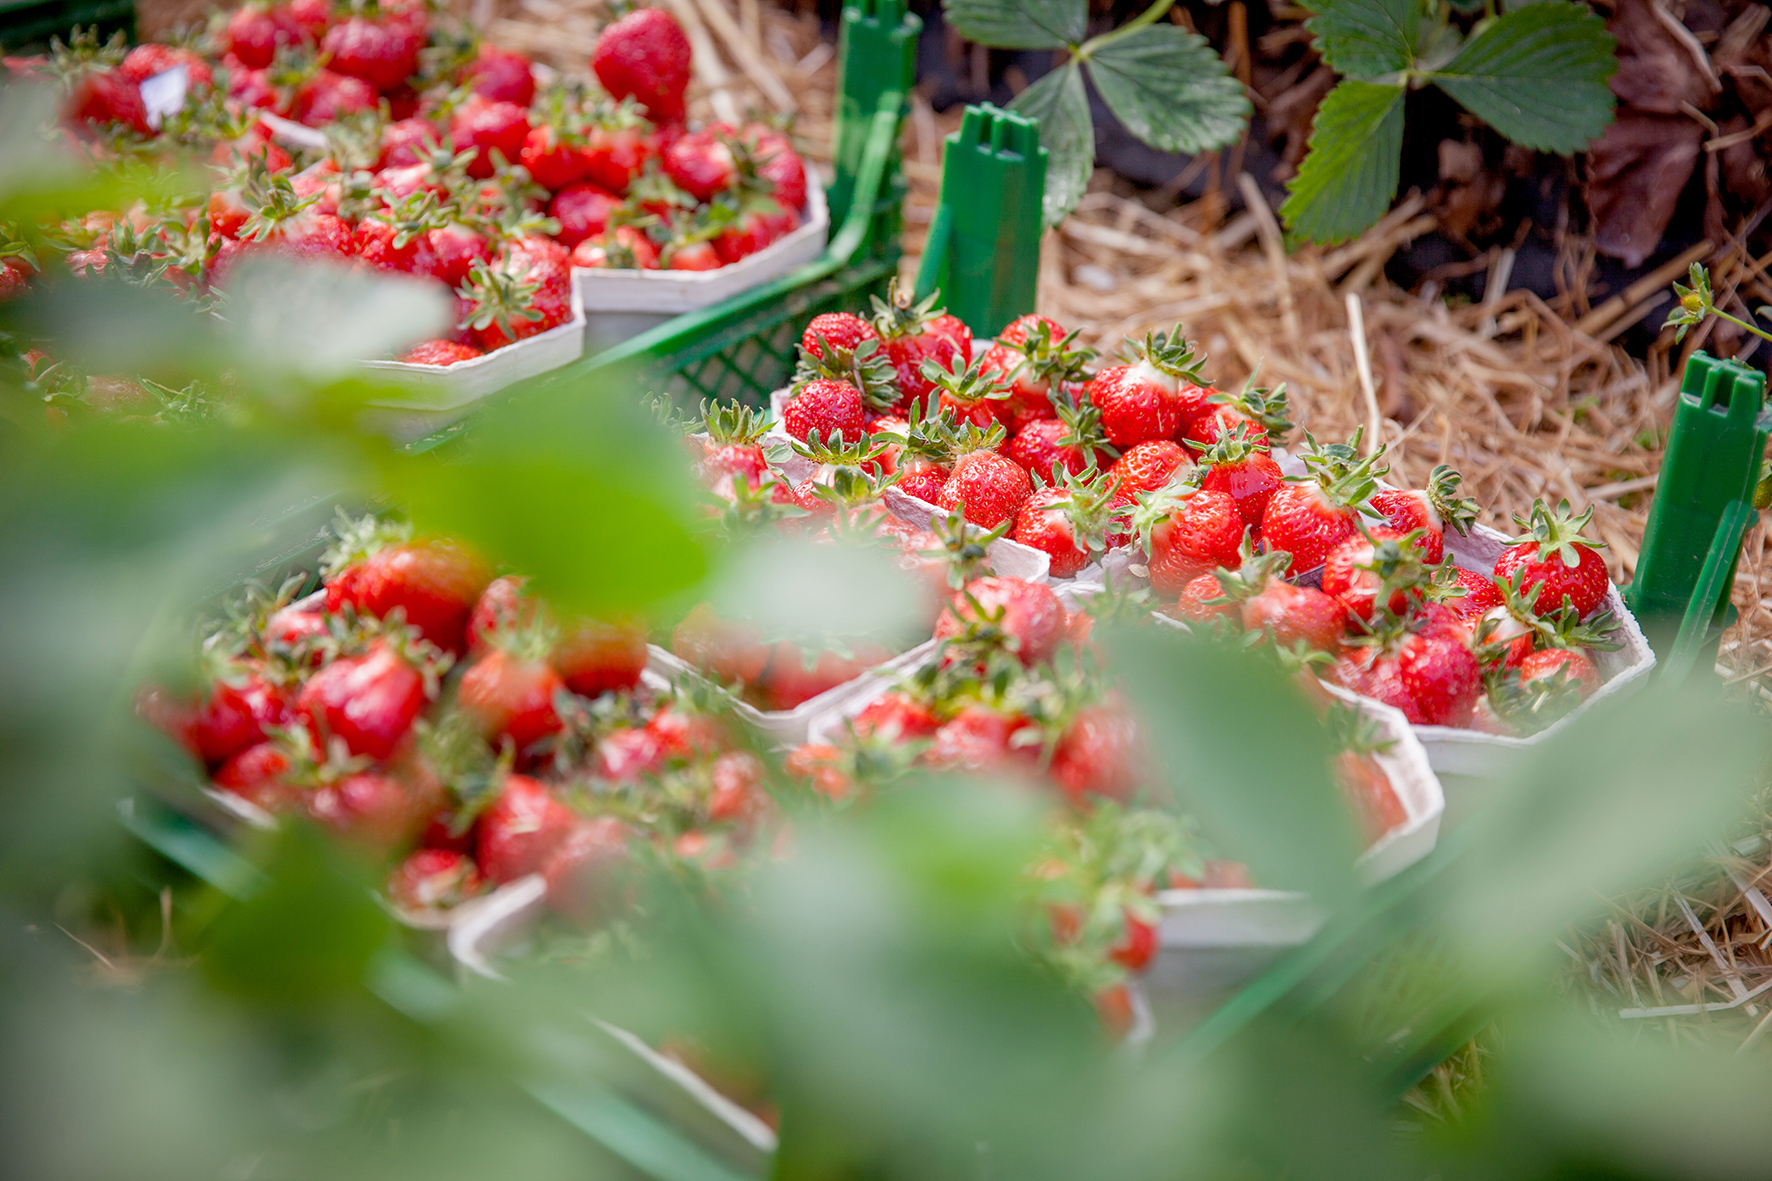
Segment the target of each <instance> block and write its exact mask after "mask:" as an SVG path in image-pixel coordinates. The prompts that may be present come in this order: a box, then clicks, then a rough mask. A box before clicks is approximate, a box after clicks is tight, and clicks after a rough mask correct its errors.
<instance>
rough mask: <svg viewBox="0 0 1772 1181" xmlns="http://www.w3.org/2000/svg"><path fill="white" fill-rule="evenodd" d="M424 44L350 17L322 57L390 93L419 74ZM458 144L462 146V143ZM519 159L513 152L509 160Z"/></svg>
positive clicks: (326, 42) (400, 25) (331, 35)
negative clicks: (420, 54) (419, 56)
mask: <svg viewBox="0 0 1772 1181" xmlns="http://www.w3.org/2000/svg"><path fill="white" fill-rule="evenodd" d="M424 44H425V39H424V37H423V35H421V34H420V33H419V32H418V31H417V30H416V29H415V28H414V27H413V26H412V25H410V24H408V23H407V22H405V21H400V20H392V19H385V18H384V19H381V20H371V19H370V18H368V17H365V16H350V17H346V18H345V19H344V20H342V21H340V22H339V23H338V24H336V25H333V26H332V27H331V28H330V29H328V30H326V36H325V37H323V38H322V39H321V41H320V54H321V57H322V58H323V59H324V60H325V62H326V65H327V66H328V67H329V68H330V69H332V70H335V71H337V72H338V73H340V74H349V75H350V76H351V77H353V78H361V79H363V81H365V82H367V83H369V84H370V85H371V86H373V87H375V88H376V89H377V90H381V91H388V90H395V89H397V88H399V87H400V86H401V85H403V84H404V83H405V81H406V79H408V78H410V77H411V76H412V75H413V74H416V73H417V72H418V55H419V50H421V49H423V48H424ZM259 64H265V65H268V64H269V62H268V61H266V62H264V63H259ZM456 142H457V144H458V145H459V144H460V142H461V141H460V140H459V139H458V140H457V141H456ZM516 158H517V157H516V153H515V152H514V151H513V152H512V153H511V155H510V159H513V160H515V159H516ZM487 175H491V174H490V173H488V174H487Z"/></svg>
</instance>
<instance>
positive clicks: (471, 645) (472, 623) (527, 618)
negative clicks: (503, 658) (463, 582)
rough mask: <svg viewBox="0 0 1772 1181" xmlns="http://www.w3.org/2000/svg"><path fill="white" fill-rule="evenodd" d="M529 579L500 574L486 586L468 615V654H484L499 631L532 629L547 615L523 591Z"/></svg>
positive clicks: (543, 609)
mask: <svg viewBox="0 0 1772 1181" xmlns="http://www.w3.org/2000/svg"><path fill="white" fill-rule="evenodd" d="M528 581H529V580H528V579H526V578H522V577H519V576H517V575H513V574H504V575H500V576H499V577H497V578H495V579H493V580H492V581H491V582H489V583H487V584H486V589H485V590H483V591H481V592H480V597H479V598H478V599H476V600H474V610H473V611H472V613H470V614H469V616H468V652H469V654H470V655H476V656H477V655H479V654H480V653H482V652H484V651H486V649H487V648H489V647H490V646H491V645H492V643H493V641H494V640H495V639H496V638H497V637H498V636H499V634H500V633H501V632H510V631H512V630H532V629H533V628H535V627H536V625H537V624H539V623H541V622H542V621H543V620H544V619H545V618H546V615H547V611H546V608H545V607H544V606H543V605H542V603H541V601H540V600H539V599H534V598H531V597H530V596H529V594H528V593H527V592H526V591H525V590H524V586H525V584H526V583H527V582H528Z"/></svg>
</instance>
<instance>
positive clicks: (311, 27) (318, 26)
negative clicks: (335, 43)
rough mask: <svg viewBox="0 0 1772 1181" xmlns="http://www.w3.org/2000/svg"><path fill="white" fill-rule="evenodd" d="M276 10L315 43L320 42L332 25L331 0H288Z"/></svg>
mask: <svg viewBox="0 0 1772 1181" xmlns="http://www.w3.org/2000/svg"><path fill="white" fill-rule="evenodd" d="M276 11H277V12H278V13H279V14H281V15H282V16H283V17H284V18H285V19H286V20H288V21H289V22H291V23H292V24H294V25H295V26H296V27H297V28H299V29H300V30H301V31H302V35H303V36H305V37H306V38H307V39H308V40H309V41H312V42H313V43H314V44H315V45H318V44H320V39H321V38H322V37H324V36H326V30H327V29H330V28H331V27H332V19H333V16H332V0H288V3H286V4H282V5H279V6H278V8H277V10H276Z"/></svg>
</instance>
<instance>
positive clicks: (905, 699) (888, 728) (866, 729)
mask: <svg viewBox="0 0 1772 1181" xmlns="http://www.w3.org/2000/svg"><path fill="white" fill-rule="evenodd" d="M853 725H854V728H855V733H856V735H857V737H860V738H871V737H879V738H882V739H884V740H886V741H889V742H910V741H915V740H916V739H919V738H927V737H929V736H930V735H931V734H933V733H935V732H936V731H937V730H939V729H940V728H941V720H940V719H939V718H937V717H936V716H935V715H934V714H933V713H932V712H930V709H929V707H928V706H927V705H924V704H923V703H922V702H920V701H918V700H917V699H916V698H914V697H911V696H909V695H908V694H905V693H901V692H899V691H897V690H889V691H887V692H885V693H882V694H881V695H880V696H878V697H876V698H874V700H872V701H870V702H868V704H867V706H866V707H865V708H863V709H862V711H861V712H860V713H859V714H857V715H856V716H855V721H854V723H853Z"/></svg>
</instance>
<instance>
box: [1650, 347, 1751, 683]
mask: <svg viewBox="0 0 1772 1181" xmlns="http://www.w3.org/2000/svg"><path fill="white" fill-rule="evenodd" d="M1765 392H1766V379H1765V378H1764V377H1762V376H1761V375H1760V374H1759V373H1758V372H1756V371H1754V370H1753V369H1750V368H1748V367H1747V366H1746V365H1742V364H1740V363H1738V362H1735V361H1719V360H1717V359H1716V358H1715V357H1712V356H1710V355H1708V354H1706V353H1703V352H1696V353H1693V354H1692V359H1691V360H1689V361H1687V362H1686V372H1685V375H1684V378H1683V380H1682V381H1681V383H1680V397H1679V402H1678V404H1677V405H1676V407H1675V409H1674V421H1673V428H1672V430H1671V431H1670V432H1669V435H1668V440H1667V450H1666V451H1665V452H1664V453H1663V454H1662V458H1661V478H1660V479H1659V480H1658V481H1657V483H1656V486H1655V502H1654V504H1653V505H1652V506H1651V508H1650V511H1649V526H1648V528H1647V529H1645V530H1644V532H1643V548H1642V552H1641V553H1640V554H1639V555H1638V558H1637V575H1636V581H1634V582H1632V583H1631V584H1630V586H1629V587H1627V588H1626V589H1625V592H1624V600H1625V602H1626V603H1627V604H1628V605H1629V607H1630V609H1631V612H1632V614H1634V615H1636V617H1637V620H1638V622H1640V623H1641V624H1642V625H1643V633H1644V635H1645V636H1647V637H1648V640H1649V646H1650V647H1652V648H1654V649H1655V654H1656V656H1657V657H1659V658H1662V659H1664V660H1665V659H1666V658H1668V657H1669V656H1670V655H1671V654H1672V652H1673V650H1674V647H1675V644H1676V641H1677V640H1678V638H1679V636H1680V632H1681V624H1682V622H1683V621H1684V620H1685V619H1686V617H1687V614H1688V612H1689V611H1692V610H1696V611H1698V612H1700V617H1702V618H1703V619H1704V621H1705V633H1701V634H1700V636H1699V640H1702V641H1703V642H1704V645H1703V646H1705V647H1708V648H1709V649H1710V651H1712V652H1713V653H1714V652H1715V650H1716V641H1717V639H1718V638H1720V633H1721V624H1722V622H1723V620H1724V618H1725V617H1726V614H1727V612H1728V609H1729V589H1730V587H1731V586H1733V585H1734V576H1735V564H1736V561H1737V560H1738V559H1739V557H1740V547H1741V535H1740V533H1739V532H1736V533H1735V535H1734V538H1733V541H1732V542H1731V543H1730V544H1729V546H1728V548H1727V552H1726V553H1724V554H1713V553H1712V549H1713V545H1714V544H1715V543H1716V541H1717V539H1718V536H1719V529H1720V528H1721V527H1722V526H1723V525H1724V524H1725V521H1726V519H1727V518H1732V516H1733V515H1735V514H1737V513H1739V511H1740V510H1735V513H1732V511H1731V506H1732V505H1736V504H1740V505H1742V506H1744V507H1745V506H1749V505H1752V504H1753V496H1754V485H1755V484H1756V483H1757V482H1758V479H1759V474H1760V458H1761V456H1763V455H1764V454H1765V451H1766V439H1767V437H1768V435H1772V413H1769V412H1768V411H1767V410H1766V407H1765ZM1748 519H1749V520H1751V510H1750V517H1749V518H1748ZM1726 536H1727V535H1726V534H1725V537H1726ZM1724 558H1726V561H1724ZM1706 568H1710V569H1711V571H1712V574H1713V577H1712V578H1711V579H1709V580H1708V581H1707V582H1706V586H1705V588H1704V589H1705V591H1706V594H1707V597H1706V598H1705V600H1704V601H1703V602H1695V601H1694V596H1695V595H1696V594H1697V592H1698V591H1699V590H1700V589H1701V588H1700V582H1701V574H1702V572H1703V571H1704V570H1705V569H1706ZM1693 642H1694V641H1693V640H1692V639H1691V638H1690V637H1688V639H1687V644H1688V646H1689V648H1690V645H1691V644H1693ZM1698 655H1699V650H1697V649H1692V650H1691V661H1692V665H1693V666H1697V664H1698V661H1697V657H1698ZM1712 663H1714V660H1713V661H1712ZM1703 667H1706V668H1708V667H1710V665H1709V664H1706V665H1704V666H1703Z"/></svg>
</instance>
